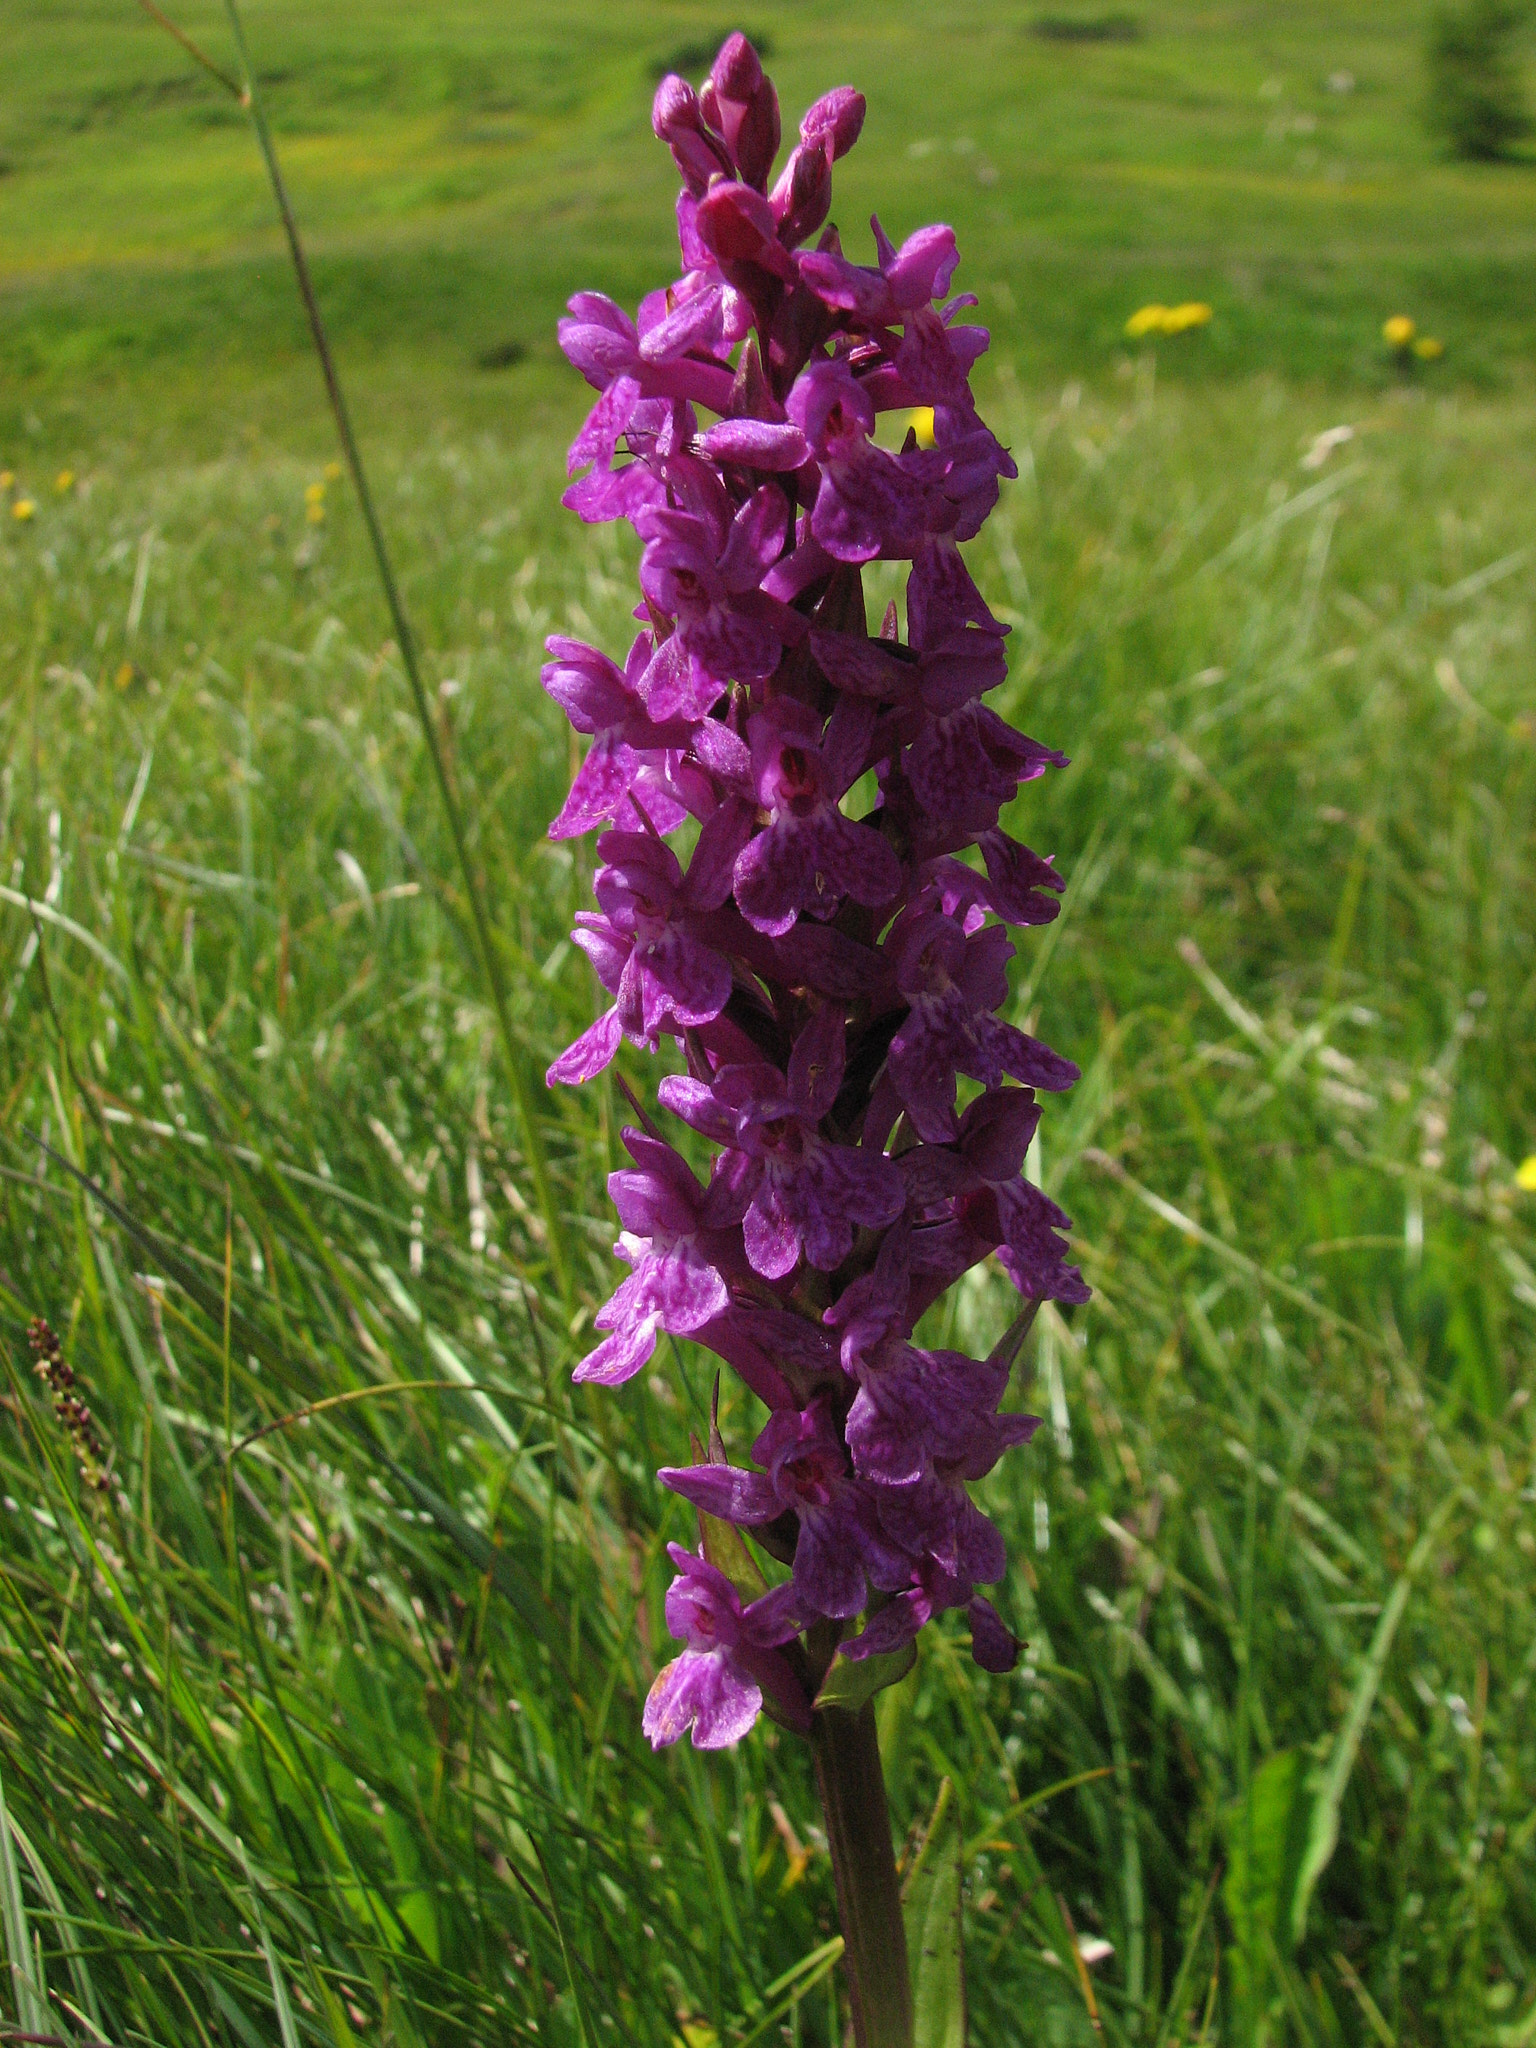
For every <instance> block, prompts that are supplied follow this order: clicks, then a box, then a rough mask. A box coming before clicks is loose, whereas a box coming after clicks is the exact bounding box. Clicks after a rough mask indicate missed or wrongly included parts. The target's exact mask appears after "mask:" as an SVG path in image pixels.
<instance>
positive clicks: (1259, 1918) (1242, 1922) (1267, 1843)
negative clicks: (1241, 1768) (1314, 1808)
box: [1221, 1749, 1310, 1983]
mask: <svg viewBox="0 0 1536 2048" xmlns="http://www.w3.org/2000/svg"><path fill="white" fill-rule="evenodd" d="M1309 1806H1310V1801H1309V1798H1308V1794H1307V1759H1306V1757H1305V1756H1304V1755H1303V1754H1302V1752H1301V1751H1299V1750H1294V1749H1282V1750H1280V1751H1278V1752H1277V1753H1276V1754H1275V1755H1274V1756H1271V1757H1269V1758H1267V1759H1266V1760H1265V1762H1264V1763H1263V1764H1262V1765H1261V1766H1260V1768H1259V1769H1258V1770H1257V1771H1256V1772H1255V1773H1254V1775H1253V1778H1252V1780H1251V1781H1250V1783H1249V1786H1248V1797H1247V1798H1246V1799H1238V1800H1234V1801H1233V1802H1232V1804H1231V1805H1230V1806H1229V1807H1228V1808H1227V1811H1226V1814H1225V1815H1224V1817H1223V1832H1224V1833H1225V1835H1226V1841H1227V1874H1226V1877H1225V1879H1224V1880H1223V1882H1222V1887H1221V1895H1222V1899H1223V1902H1224V1903H1225V1905H1226V1908H1227V1912H1228V1914H1229V1916H1230V1917H1231V1921H1232V1926H1233V1929H1234V1931H1235V1933H1236V1937H1237V1939H1236V1943H1235V1946H1234V1950H1233V1956H1232V1961H1233V1965H1234V1967H1235V1968H1238V1969H1240V1970H1241V1971H1242V1972H1243V1974H1244V1975H1245V1977H1246V1978H1248V1979H1250V1980H1252V1981H1253V1982H1255V1983H1256V1982H1257V1980H1258V1979H1259V1978H1263V1977H1267V1975H1268V1973H1269V1972H1268V1961H1267V1958H1268V1956H1269V1952H1270V1949H1269V1943H1270V1942H1273V1943H1275V1944H1276V1945H1279V1944H1283V1943H1284V1942H1286V1941H1288V1939H1289V1931H1290V1906H1291V1899H1292V1896H1293V1894H1294V1892H1295V1889H1296V1873H1297V1871H1298V1870H1299V1869H1300V1867H1301V1857H1302V1849H1303V1846H1304V1844H1305V1842H1306V1835H1307V1817H1308V1811H1309ZM1266 1936H1267V1937H1268V1938H1269V1939H1268V1941H1266Z"/></svg>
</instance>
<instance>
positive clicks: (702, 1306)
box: [572, 1130, 731, 1387]
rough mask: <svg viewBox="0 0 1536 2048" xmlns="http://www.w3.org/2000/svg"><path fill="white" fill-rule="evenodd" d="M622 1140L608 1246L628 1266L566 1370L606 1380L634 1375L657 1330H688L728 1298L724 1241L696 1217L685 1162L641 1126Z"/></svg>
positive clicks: (700, 1202)
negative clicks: (587, 1347) (585, 1348)
mask: <svg viewBox="0 0 1536 2048" xmlns="http://www.w3.org/2000/svg"><path fill="white" fill-rule="evenodd" d="M624 1143H625V1144H626V1146H627V1147H628V1148H629V1152H630V1155H631V1157H632V1158H633V1159H634V1162H635V1164H634V1167H633V1168H628V1167H626V1168H624V1169H622V1170H621V1171H620V1172H618V1173H612V1174H610V1175H609V1176H608V1192H609V1194H610V1195H611V1196H612V1197H613V1203H614V1207H615V1208H616V1209H617V1210H618V1212H619V1220H620V1222H621V1223H622V1224H623V1226H624V1229H623V1234H622V1235H621V1237H620V1239H619V1242H618V1244H617V1246H616V1247H615V1249H616V1250H617V1252H618V1253H619V1256H620V1257H621V1258H624V1259H627V1260H628V1261H629V1262H630V1264H631V1265H632V1266H633V1267H634V1271H633V1272H632V1273H631V1274H630V1276H629V1278H628V1279H627V1280H625V1281H623V1282H622V1283H621V1284H620V1286H619V1288H618V1290H617V1292H616V1293H614V1294H613V1295H612V1296H611V1297H610V1298H609V1300H608V1301H607V1302H605V1303H604V1305H603V1306H602V1307H601V1308H600V1309H599V1310H598V1312H597V1315H596V1317H595V1318H594V1322H595V1324H596V1327H597V1328H598V1329H599V1330H607V1331H610V1332H611V1333H612V1334H611V1335H609V1336H608V1337H605V1338H604V1340H603V1341H602V1343H600V1344H599V1345H598V1347H597V1349H596V1350H595V1351H591V1352H589V1353H588V1354H587V1356H586V1357H585V1358H584V1359H583V1360H582V1361H581V1363H580V1365H578V1366H577V1367H576V1370H575V1372H574V1374H573V1375H572V1377H573V1378H575V1379H577V1380H596V1381H597V1382H598V1383H599V1384H600V1385H602V1386H607V1387H617V1386H622V1385H623V1383H624V1381H625V1380H627V1379H632V1378H633V1377H634V1375H635V1374H636V1373H637V1372H638V1371H639V1370H640V1368H641V1367H642V1366H643V1365H644V1364H645V1363H646V1361H647V1359H649V1357H650V1355H651V1353H652V1352H653V1351H654V1350H655V1348H656V1339H657V1337H658V1335H660V1334H661V1332H663V1331H665V1332H667V1333H668V1334H669V1335H671V1336H674V1337H682V1336H691V1335H693V1334H694V1332H696V1331H698V1330H701V1329H703V1328H704V1326H705V1325H706V1324H708V1323H711V1322H713V1321H714V1320H715V1319H716V1318H717V1317H719V1316H721V1315H724V1314H725V1312H726V1311H727V1310H728V1309H729V1307H730V1304H731V1294H730V1288H729V1287H728V1285H727V1284H726V1278H725V1275H724V1273H723V1272H722V1271H721V1270H720V1266H719V1264H717V1263H716V1261H717V1260H718V1259H721V1258H725V1259H728V1258H729V1256H730V1251H729V1245H728V1242H727V1243H722V1241H721V1240H720V1238H719V1237H718V1235H717V1234H716V1233H713V1232H711V1231H710V1230H709V1229H708V1228H707V1226H706V1225H705V1223H704V1222H703V1219H702V1210H703V1206H704V1199H705V1197H704V1190H703V1189H702V1188H701V1187H700V1186H699V1183H698V1181H697V1180H696V1179H695V1178H694V1176H693V1173H692V1172H691V1170H690V1169H689V1167H688V1166H687V1164H686V1162H685V1161H684V1160H683V1159H681V1158H680V1157H679V1155H678V1154H677V1153H676V1152H674V1151H673V1150H672V1148H671V1146H670V1145H666V1144H663V1143H662V1142H661V1141H660V1140H659V1139H655V1138H648V1137H646V1136H645V1135H644V1133H643V1132H640V1131H634V1130H626V1131H625V1133H624Z"/></svg>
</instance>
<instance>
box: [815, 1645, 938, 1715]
mask: <svg viewBox="0 0 1536 2048" xmlns="http://www.w3.org/2000/svg"><path fill="white" fill-rule="evenodd" d="M916 1662H917V1645H916V1643H906V1644H904V1645H903V1646H902V1648H901V1649H899V1650H888V1651H887V1652H886V1654H885V1655H884V1656H883V1657H845V1656H843V1654H842V1652H841V1651H839V1652H838V1654H837V1656H835V1657H834V1658H833V1659H832V1662H831V1664H830V1665H829V1666H828V1667H827V1675H826V1677H825V1678H824V1679H823V1680H822V1681H821V1690H820V1692H818V1693H817V1695H816V1699H815V1705H816V1706H818V1707H842V1708H843V1709H844V1711H845V1712H847V1713H850V1714H856V1713H857V1712H858V1711H859V1709H860V1707H862V1706H863V1705H864V1704H865V1702H866V1701H868V1700H872V1699H873V1698H874V1696H875V1694H876V1693H877V1692H884V1691H885V1688H886V1687H887V1686H888V1685H897V1684H899V1683H900V1681H901V1680H902V1679H903V1678H905V1677H906V1675H907V1673H908V1672H909V1671H910V1670H911V1669H912V1666H913V1665H914V1664H915V1663H916Z"/></svg>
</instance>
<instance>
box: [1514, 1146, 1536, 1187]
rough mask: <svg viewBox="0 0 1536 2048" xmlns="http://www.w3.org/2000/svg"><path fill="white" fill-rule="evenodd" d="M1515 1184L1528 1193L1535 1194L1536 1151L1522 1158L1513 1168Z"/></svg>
mask: <svg viewBox="0 0 1536 2048" xmlns="http://www.w3.org/2000/svg"><path fill="white" fill-rule="evenodd" d="M1515 1186H1516V1187H1517V1188H1522V1189H1523V1190H1524V1191H1525V1193H1526V1194H1528V1195H1536V1152H1533V1153H1532V1154H1531V1156H1530V1158H1529V1159H1522V1160H1521V1162H1520V1164H1519V1165H1518V1166H1517V1167H1516V1168H1515Z"/></svg>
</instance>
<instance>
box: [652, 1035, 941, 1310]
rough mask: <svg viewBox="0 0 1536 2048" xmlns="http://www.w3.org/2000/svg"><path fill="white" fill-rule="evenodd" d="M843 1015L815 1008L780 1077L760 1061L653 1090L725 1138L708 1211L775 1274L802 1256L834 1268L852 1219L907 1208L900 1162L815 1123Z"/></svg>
mask: <svg viewBox="0 0 1536 2048" xmlns="http://www.w3.org/2000/svg"><path fill="white" fill-rule="evenodd" d="M843 1035H844V1034H843V1019H842V1016H841V1013H840V1012H839V1011H837V1010H836V1009H834V1008H832V1007H831V1006H828V1007H826V1008H824V1009H822V1010H821V1011H819V1012H818V1013H817V1016H816V1018H815V1019H814V1020H813V1021H812V1023H811V1024H809V1025H808V1026H807V1027H806V1029H805V1031H804V1032H802V1034H801V1036H800V1038H799V1039H798V1040H797V1041H796V1044H795V1050H794V1053H793V1055H792V1056H791V1058H790V1062H789V1073H788V1075H787V1077H786V1076H785V1075H783V1074H781V1073H780V1072H779V1070H778V1069H777V1068H776V1067H770V1066H768V1065H766V1064H763V1065H759V1066H747V1067H741V1066H737V1067H730V1066H728V1067H721V1068H720V1069H719V1070H718V1071H717V1073H716V1074H715V1076H714V1079H713V1081H712V1082H711V1083H709V1084H706V1083H704V1082H702V1081H695V1080H691V1079H687V1078H684V1077H682V1076H678V1077H676V1078H672V1079H668V1080H665V1081H663V1082H662V1084H661V1087H660V1089H659V1090H658V1095H659V1098H660V1101H661V1104H662V1107H663V1108H664V1109H669V1110H671V1111H672V1113H673V1114H674V1115H675V1116H679V1117H681V1118H682V1119H683V1121H684V1122H685V1123H689V1124H692V1126H693V1127H694V1129H695V1130H697V1131H701V1132H703V1134H704V1135H705V1136H706V1137H708V1138H712V1139H713V1140H714V1141H715V1143H717V1144H718V1145H720V1146H722V1147H723V1148H724V1149H723V1150H722V1152H721V1154H720V1156H719V1158H718V1159H717V1161H716V1165H715V1176H714V1179H713V1180H712V1181H711V1183H710V1189H709V1195H708V1198H707V1200H706V1204H705V1210H706V1213H707V1214H708V1215H709V1216H710V1218H711V1219H712V1220H714V1221H716V1222H718V1223H720V1224H721V1225H722V1226H724V1225H727V1224H735V1223H740V1224H741V1226H742V1233H743V1242H744V1245H745V1248H746V1254H747V1258H748V1261H749V1262H750V1264H751V1265H752V1267H753V1269H754V1270H755V1271H756V1272H758V1273H761V1274H762V1275H763V1276H764V1278H765V1279H769V1280H782V1279H783V1278H784V1277H785V1275H786V1274H789V1273H792V1272H793V1271H794V1269H795V1267H796V1266H797V1265H798V1264H799V1262H800V1259H801V1257H802V1255H803V1256H804V1257H805V1258H806V1259H807V1260H809V1262H810V1264H811V1265H813V1266H815V1267H816V1268H818V1269H819V1270H820V1271H821V1272H824V1273H831V1272H834V1271H835V1270H836V1269H837V1267H839V1266H840V1265H841V1264H842V1263H843V1261H844V1259H846V1258H847V1257H848V1254H849V1253H850V1252H851V1251H852V1249H853V1240H854V1232H855V1228H856V1226H862V1227H864V1228H866V1229H883V1228H884V1227H885V1226H886V1225H887V1224H890V1223H894V1222H895V1221H896V1219H897V1217H898V1216H899V1215H900V1214H901V1212H902V1210H903V1208H904V1207H905V1206H906V1188H905V1184H904V1182H903V1179H902V1175H901V1170H900V1168H899V1167H898V1166H897V1164H896V1162H895V1161H894V1160H893V1159H889V1158H887V1157H886V1155H885V1154H884V1153H883V1152H866V1151H863V1150H861V1149H860V1148H859V1147H858V1146H856V1145H837V1144H832V1143H829V1142H828V1140H827V1139H826V1138H824V1137H823V1136H822V1135H821V1132H820V1128H819V1126H820V1124H821V1121H822V1119H823V1118H824V1117H825V1116H826V1115H827V1113H828V1112H829V1111H830V1109H831V1107H832V1104H833V1102H834V1101H835V1100H836V1096H837V1091H838V1088H839V1086H840V1085H841V1082H842V1077H843V1071H844V1057H843Z"/></svg>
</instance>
